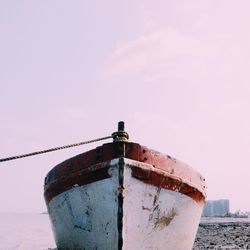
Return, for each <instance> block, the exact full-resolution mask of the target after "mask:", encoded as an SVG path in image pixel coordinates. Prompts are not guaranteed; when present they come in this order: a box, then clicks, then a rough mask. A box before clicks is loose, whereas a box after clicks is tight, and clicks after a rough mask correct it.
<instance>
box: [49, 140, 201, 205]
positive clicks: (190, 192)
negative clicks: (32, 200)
mask: <svg viewBox="0 0 250 250" xmlns="http://www.w3.org/2000/svg"><path fill="white" fill-rule="evenodd" d="M118 157H125V158H128V159H131V160H135V161H139V162H144V163H147V164H150V165H151V166H152V171H151V173H149V174H150V176H151V177H152V178H151V177H150V178H149V179H147V180H144V181H145V182H148V183H150V184H153V185H161V186H162V187H163V188H168V189H170V190H173V188H174V187H175V186H176V185H177V186H178V188H177V189H175V191H176V192H181V193H184V194H186V195H187V196H189V197H191V198H193V199H195V200H196V201H197V202H200V201H202V200H204V199H205V179H204V178H203V177H202V176H201V175H200V174H199V173H198V172H196V171H195V170H194V169H192V168H190V167H189V166H188V165H186V164H185V163H183V162H181V161H178V160H176V159H174V158H172V157H170V156H168V155H164V154H162V153H159V152H156V151H154V150H150V149H148V148H146V147H144V146H141V145H139V144H136V143H119V142H117V143H108V144H104V145H103V146H101V147H97V148H96V149H93V150H91V151H88V152H86V153H83V154H80V155H77V156H75V157H73V158H71V159H69V160H66V161H64V162H63V163H61V164H59V165H57V166H56V167H55V168H53V169H52V170H51V171H50V172H49V173H48V175H47V177H46V178H45V186H44V196H45V199H46V202H47V203H48V202H49V201H50V200H51V199H53V198H54V197H55V196H57V195H58V194H60V193H62V192H65V191H67V190H69V189H70V188H72V187H73V186H74V184H78V185H85V184H88V183H91V182H95V181H98V180H102V179H106V178H109V177H110V176H109V174H108V172H107V166H108V163H109V161H110V160H112V159H115V158H118ZM133 174H134V176H135V177H137V178H139V179H143V178H142V177H141V176H140V175H145V174H147V173H146V172H145V171H144V170H140V169H139V170H138V169H137V170H135V171H134V172H133ZM161 176H163V177H162V178H163V179H164V178H165V180H163V182H161V180H160V179H159V178H161ZM168 177H170V179H169V178H168ZM171 180H174V181H172V184H170V182H169V181H171ZM164 183H167V184H164ZM194 190H195V192H194Z"/></svg>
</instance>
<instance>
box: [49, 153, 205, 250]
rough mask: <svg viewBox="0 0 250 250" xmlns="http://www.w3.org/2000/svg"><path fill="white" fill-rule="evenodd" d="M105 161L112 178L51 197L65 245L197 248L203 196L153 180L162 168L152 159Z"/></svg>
mask: <svg viewBox="0 0 250 250" xmlns="http://www.w3.org/2000/svg"><path fill="white" fill-rule="evenodd" d="M103 166H105V167H103V169H106V170H107V171H106V172H107V173H108V175H109V177H108V178H100V179H99V180H98V181H94V182H92V183H87V184H83V185H80V186H79V185H74V186H73V187H72V188H71V189H68V190H66V191H64V192H62V193H60V194H58V195H56V196H55V197H53V199H51V200H50V201H48V204H47V206H48V211H49V215H50V218H51V222H52V226H53V231H54V235H55V239H56V243H57V247H58V248H59V249H85V250H94V249H104V250H109V249H113V250H121V249H123V250H130V249H158V250H161V249H162V250H163V249H164V250H165V249H167V250H188V249H191V248H192V245H193V242H194V238H195V234H196V230H197V228H198V223H199V219H200V215H201V211H202V205H203V202H202V201H200V202H199V203H198V202H197V201H196V200H195V199H193V197H190V196H188V195H185V194H182V193H180V192H178V190H171V188H170V187H167V188H166V187H163V186H162V183H156V182H154V183H148V182H147V180H151V179H153V180H154V178H155V177H154V176H153V177H152V174H148V173H158V172H159V174H160V173H161V171H160V170H158V169H155V168H154V167H152V165H149V164H147V163H142V162H138V161H134V160H130V159H126V158H117V159H115V160H112V161H111V162H109V164H104V165H103ZM99 167H100V166H99V165H95V169H99ZM139 170H140V171H141V172H140V171H139ZM163 177H164V175H163ZM164 178H165V177H164ZM164 178H163V182H165V181H166V180H168V181H170V177H167V178H168V179H164ZM158 184H159V185H158Z"/></svg>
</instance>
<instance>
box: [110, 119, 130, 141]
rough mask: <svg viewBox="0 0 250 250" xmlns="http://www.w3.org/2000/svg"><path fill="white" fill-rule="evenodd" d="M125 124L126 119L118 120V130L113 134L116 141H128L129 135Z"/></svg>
mask: <svg viewBox="0 0 250 250" xmlns="http://www.w3.org/2000/svg"><path fill="white" fill-rule="evenodd" d="M124 128H125V125H124V121H119V122H118V131H117V132H114V133H113V134H112V137H113V141H114V142H127V141H128V138H129V135H128V133H127V132H125V131H124Z"/></svg>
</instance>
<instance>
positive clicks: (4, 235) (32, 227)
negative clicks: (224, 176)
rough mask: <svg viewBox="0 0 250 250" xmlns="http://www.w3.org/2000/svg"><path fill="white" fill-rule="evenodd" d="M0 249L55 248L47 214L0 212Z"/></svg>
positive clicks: (208, 220) (225, 220)
mask: <svg viewBox="0 0 250 250" xmlns="http://www.w3.org/2000/svg"><path fill="white" fill-rule="evenodd" d="M228 222H250V218H202V219H201V223H228ZM0 225H1V226H0V250H14V249H15V250H17V249H18V250H52V249H53V250H55V249H56V244H55V241H54V238H53V233H52V229H51V224H50V220H49V217H48V214H46V213H41V214H31V213H0Z"/></svg>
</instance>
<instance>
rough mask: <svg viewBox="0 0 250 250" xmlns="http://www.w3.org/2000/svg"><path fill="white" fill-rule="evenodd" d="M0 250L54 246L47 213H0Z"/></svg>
mask: <svg viewBox="0 0 250 250" xmlns="http://www.w3.org/2000/svg"><path fill="white" fill-rule="evenodd" d="M0 223H1V224H0V225H1V227H0V250H14V249H15V250H17V249H18V250H45V249H53V248H55V247H56V245H55V241H54V238H53V234H52V230H51V226H50V221H49V218H48V215H47V214H22V213H20V214H19V213H0Z"/></svg>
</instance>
